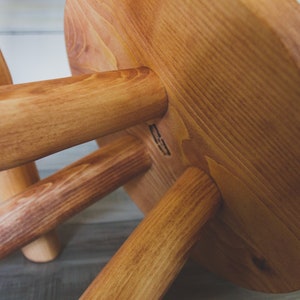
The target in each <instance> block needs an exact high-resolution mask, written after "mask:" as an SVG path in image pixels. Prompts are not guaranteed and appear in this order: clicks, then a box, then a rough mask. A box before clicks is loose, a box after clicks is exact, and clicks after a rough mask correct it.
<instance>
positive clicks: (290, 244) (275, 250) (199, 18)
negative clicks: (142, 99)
mask: <svg viewBox="0 0 300 300" xmlns="http://www.w3.org/2000/svg"><path fill="white" fill-rule="evenodd" d="M269 13H270V14H269ZM299 15H300V8H299V5H298V4H297V3H296V2H295V1H293V0H287V1H280V0H278V1H277V0H276V1H273V0H264V1H254V0H253V1H252V0H241V1H240V0H228V1H219V0H211V1H206V0H202V1H199V0H195V1H188V2H185V1H179V0H178V1H177V0H176V1H174V0H166V1H158V0H150V1H131V0H125V1H121V2H116V1H112V0H101V1H100V0H98V1H94V0H93V1H92V0H89V1H83V0H78V1H67V5H66V10H65V34H66V44H67V50H68V55H69V61H70V65H71V68H72V71H73V73H74V74H82V73H87V72H91V71H93V72H94V71H107V70H115V69H123V68H132V67H138V66H142V65H145V66H148V67H150V68H151V69H152V70H154V71H155V72H156V73H157V74H158V76H159V77H160V79H161V80H162V82H163V84H164V86H165V88H166V90H167V94H168V100H169V109H168V112H167V114H166V115H165V116H164V117H163V119H162V120H160V121H156V122H147V123H145V124H142V125H139V126H135V127H134V128H131V129H130V130H129V132H130V133H131V134H132V135H135V136H137V137H139V138H141V139H142V140H143V141H144V143H145V144H146V145H147V147H148V149H149V152H150V155H151V157H152V160H153V166H152V168H151V170H150V171H149V172H147V173H146V174H145V176H143V177H140V178H138V179H137V180H136V181H132V182H131V183H130V184H129V185H126V189H127V191H128V192H129V194H130V196H131V197H132V198H133V200H134V201H135V202H136V203H137V205H138V206H139V207H140V208H141V209H142V210H143V211H144V212H145V213H147V212H148V211H150V210H151V208H152V207H153V206H154V205H155V203H156V202H157V201H158V200H159V199H160V198H161V197H162V195H163V194H164V193H165V192H166V191H167V190H168V188H169V187H170V186H172V184H173V183H174V182H175V181H176V178H178V176H179V175H180V174H181V173H182V171H183V170H184V169H185V168H186V167H187V166H190V165H193V166H197V167H199V168H201V169H203V170H205V171H206V172H207V173H208V174H210V175H211V176H212V177H213V179H214V180H215V182H216V183H217V185H218V186H219V187H220V189H221V193H222V196H223V200H224V206H223V207H222V213H220V214H219V217H218V218H216V220H215V221H214V222H212V223H210V225H209V226H208V227H207V228H206V229H205V233H203V234H202V235H201V236H200V241H199V247H197V250H196V251H195V257H196V259H197V260H198V261H199V262H200V263H201V264H202V265H203V266H205V267H206V268H208V269H209V270H211V271H213V272H215V273H217V274H220V275H222V276H224V277H225V278H227V279H229V280H231V281H232V282H234V283H236V284H239V285H241V286H244V287H247V288H251V289H256V290H261V291H265V292H287V291H291V290H297V289H299V288H300V267H299V266H300V255H299V253H300V218H299V215H300V206H299V200H300V199H299V197H300V196H299V195H300V190H299V188H300V185H299V182H300V172H299V170H300V124H299V122H300V105H299V98H300V72H299V40H300V36H299V35H300V30H297V28H298V27H299V25H298V24H299ZM119 135H122V133H120V134H119ZM113 138H114V137H113V136H111V137H110V140H112V139H113ZM105 142H106V141H104V140H103V139H101V140H100V143H105ZM166 149H167V150H168V151H167V150H166ZM224 178H225V179H226V181H225V180H224ZM223 180H224V182H226V183H227V185H224V184H223ZM228 187H230V188H228ZM146 190H151V193H148V194H147V193H145V191H146ZM245 207H247V209H245ZM262 228H263V230H262ZM216 262H217V263H216Z"/></svg>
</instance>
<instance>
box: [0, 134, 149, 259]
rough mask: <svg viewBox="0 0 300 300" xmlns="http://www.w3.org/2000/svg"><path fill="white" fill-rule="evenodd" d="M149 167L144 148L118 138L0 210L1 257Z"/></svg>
mask: <svg viewBox="0 0 300 300" xmlns="http://www.w3.org/2000/svg"><path fill="white" fill-rule="evenodd" d="M150 166H151V160H150V157H149V155H148V153H147V151H146V150H145V147H144V145H143V144H142V143H141V142H140V141H138V140H136V139H135V138H133V137H130V136H128V137H123V138H121V139H119V140H117V141H115V142H114V143H111V144H110V145H109V146H106V147H103V148H102V149H100V150H98V151H96V152H94V153H92V154H90V155H88V156H87V157H85V158H83V159H81V160H79V161H78V162H75V163H73V164H71V165H70V166H68V167H66V168H64V169H62V170H61V171H59V172H57V173H56V174H54V175H52V176H50V177H48V178H46V179H44V180H41V181H39V182H38V183H36V184H34V185H33V186H31V187H29V188H28V189H26V190H25V191H24V192H22V193H20V194H18V195H16V196H15V197H12V198H10V199H9V200H8V201H5V202H4V203H2V205H1V206H0V232H1V235H0V257H1V258H2V257H4V256H6V255H8V254H9V253H11V252H12V251H14V250H16V249H18V248H19V247H21V246H24V245H25V244H27V243H29V242H30V241H32V240H33V239H35V238H37V237H39V236H40V235H42V234H45V233H47V232H49V231H50V230H52V229H54V228H56V227H57V225H58V224H60V223H62V222H63V221H65V220H67V219H68V218H69V217H71V216H73V215H75V214H76V213H78V212H80V211H81V210H83V209H84V208H85V207H87V206H89V205H91V204H92V203H93V202H95V201H96V200H98V199H101V197H103V196H105V195H106V194H108V193H110V192H112V191H113V190H115V189H116V188H118V187H120V186H122V185H123V184H124V183H125V182H128V181H130V180H131V179H132V178H133V177H135V176H137V175H140V174H141V173H142V172H144V171H146V170H147V169H148V168H149V167H150Z"/></svg>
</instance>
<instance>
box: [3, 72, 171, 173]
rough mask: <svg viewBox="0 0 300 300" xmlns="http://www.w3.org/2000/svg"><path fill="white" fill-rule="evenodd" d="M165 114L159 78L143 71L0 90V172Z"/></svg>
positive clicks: (23, 85) (17, 86) (24, 85)
mask: <svg viewBox="0 0 300 300" xmlns="http://www.w3.org/2000/svg"><path fill="white" fill-rule="evenodd" d="M166 109H167V99H166V93H165V90H164V88H163V86H162V84H161V82H160V80H159V78H158V77H157V76H156V75H155V74H154V73H153V72H152V71H151V70H149V69H147V68H143V67H142V68H138V69H131V70H124V71H117V72H108V73H103V74H93V75H83V76H78V77H70V78H64V79H56V80H48V81H44V82H43V81H42V82H35V83H29V84H19V85H13V86H5V87H0V120H1V122H0V131H1V135H0V155H1V160H0V169H5V168H9V167H13V166H16V165H19V164H22V163H25V162H29V161H32V160H35V159H37V158H40V157H43V156H46V155H48V154H51V153H54V152H57V151H59V150H63V149H65V148H68V147H71V146H74V145H77V144H80V143H83V142H86V141H90V140H93V139H95V138H97V137H100V136H103V135H106V134H108V133H113V132H115V131H117V130H120V129H124V128H127V127H130V126H132V125H135V124H138V123H141V122H144V121H146V120H150V119H153V118H156V117H160V116H162V115H163V114H164V113H165V111H166ZM20 141H22V143H20Z"/></svg>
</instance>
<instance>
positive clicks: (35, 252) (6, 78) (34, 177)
mask: <svg viewBox="0 0 300 300" xmlns="http://www.w3.org/2000/svg"><path fill="white" fill-rule="evenodd" d="M6 84H12V79H11V76H10V72H9V69H8V67H7V65H6V62H5V60H4V57H3V55H2V53H1V50H0V85H6ZM38 181H39V174H38V170H37V168H36V165H35V163H34V162H32V163H29V164H26V165H24V166H21V167H16V168H12V169H9V170H6V171H2V172H0V201H5V200H7V199H9V198H10V197H12V196H14V195H16V194H18V193H20V192H22V191H24V190H25V189H26V188H27V187H28V186H30V185H32V184H34V183H36V182H38ZM22 252H23V254H24V255H25V256H26V257H27V258H28V259H29V260H31V261H35V262H48V261H51V260H53V259H54V258H56V257H57V255H58V254H59V252H60V241H59V239H58V237H57V235H56V233H55V232H54V231H53V232H49V233H48V234H47V235H45V236H42V237H40V238H39V239H37V240H35V241H34V242H33V243H31V244H29V245H27V246H26V247H24V248H23V249H22Z"/></svg>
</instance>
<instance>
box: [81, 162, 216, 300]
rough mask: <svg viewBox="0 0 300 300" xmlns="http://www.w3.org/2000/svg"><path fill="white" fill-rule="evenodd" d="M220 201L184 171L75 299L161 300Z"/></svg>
mask: <svg viewBox="0 0 300 300" xmlns="http://www.w3.org/2000/svg"><path fill="white" fill-rule="evenodd" d="M219 200H220V194H219V191H218V189H217V188H216V186H215V184H214V183H213V182H212V181H211V179H210V178H209V177H208V176H207V175H206V174H205V173H204V172H203V171H201V170H199V169H196V168H189V169H187V170H186V171H185V172H184V173H183V174H182V176H181V177H180V178H179V179H178V180H177V181H176V183H175V184H174V186H173V187H172V188H171V189H170V190H169V191H168V192H167V193H166V195H164V197H163V198H162V199H161V200H160V201H159V203H158V204H157V206H156V207H155V208H154V209H153V210H152V211H151V212H150V213H149V214H148V215H147V216H146V218H145V219H144V220H143V221H142V222H141V224H140V225H139V226H138V227H137V228H136V229H135V231H134V232H133V233H132V234H131V236H130V237H129V238H128V239H127V241H126V242H125V243H124V244H123V246H122V247H121V248H120V250H119V251H118V252H117V253H116V254H115V256H114V257H113V258H112V259H111V261H110V262H109V263H108V264H107V265H106V266H105V268H104V269H103V270H102V272H101V273H100V274H99V276H98V277H97V278H96V279H95V280H94V281H93V283H92V284H91V285H90V286H89V288H88V289H87V290H86V291H85V292H84V294H83V295H82V297H81V298H80V299H145V300H146V299H149V300H150V299H151V300H153V299H161V297H162V296H163V295H164V294H165V292H166V290H167V288H168V287H169V286H170V284H171V282H173V280H174V279H175V277H176V275H177V274H178V273H179V271H180V270H181V268H182V267H183V265H184V263H185V262H186V260H187V258H188V254H189V251H190V249H191V247H192V246H193V245H194V244H195V243H196V241H197V239H198V233H199V230H200V229H201V228H202V227H203V226H204V224H205V223H206V222H207V221H208V220H209V219H210V218H211V217H212V216H213V215H214V213H215V212H216V210H217V208H218V207H219V204H220V201H219Z"/></svg>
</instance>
